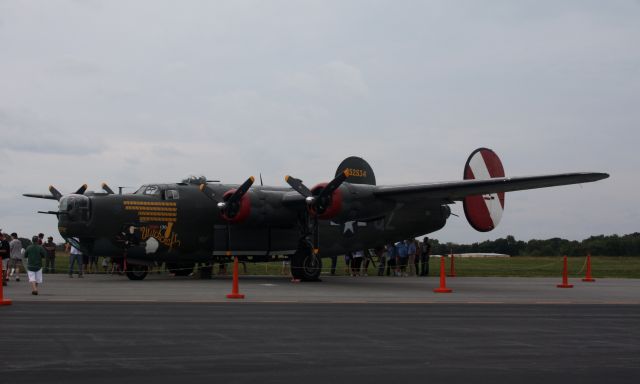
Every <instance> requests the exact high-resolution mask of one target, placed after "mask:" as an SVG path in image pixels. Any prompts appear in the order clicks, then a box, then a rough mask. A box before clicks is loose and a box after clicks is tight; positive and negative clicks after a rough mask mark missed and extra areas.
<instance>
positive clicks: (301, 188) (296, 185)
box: [284, 175, 313, 197]
mask: <svg viewBox="0 0 640 384" xmlns="http://www.w3.org/2000/svg"><path fill="white" fill-rule="evenodd" d="M284 180H285V181H286V182H287V184H289V186H291V188H293V190H294V191H296V192H298V193H299V194H301V195H302V196H304V197H312V196H313V194H312V193H311V191H310V190H309V188H307V186H306V185H304V184H302V180H300V179H296V178H295V177H293V176H289V175H287V176H285V177H284Z"/></svg>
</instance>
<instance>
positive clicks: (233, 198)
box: [226, 176, 256, 205]
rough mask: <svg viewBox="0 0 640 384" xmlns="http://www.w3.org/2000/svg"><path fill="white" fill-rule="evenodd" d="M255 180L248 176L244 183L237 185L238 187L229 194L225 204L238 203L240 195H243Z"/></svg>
mask: <svg viewBox="0 0 640 384" xmlns="http://www.w3.org/2000/svg"><path fill="white" fill-rule="evenodd" d="M255 180H256V178H255V177H253V176H250V177H249V178H248V179H247V180H246V181H245V182H244V183H242V185H241V186H240V187H238V189H236V191H235V192H234V193H233V195H231V196H229V198H228V199H227V201H226V203H227V205H230V204H235V203H238V202H239V201H240V199H242V196H244V194H245V193H247V191H248V190H249V188H251V186H252V185H253V182H254V181H255Z"/></svg>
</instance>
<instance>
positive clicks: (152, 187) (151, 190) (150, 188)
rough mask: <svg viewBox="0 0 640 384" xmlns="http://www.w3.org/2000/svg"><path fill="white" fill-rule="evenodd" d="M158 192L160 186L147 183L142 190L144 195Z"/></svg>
mask: <svg viewBox="0 0 640 384" xmlns="http://www.w3.org/2000/svg"><path fill="white" fill-rule="evenodd" d="M159 193H160V188H158V186H157V185H149V186H147V189H145V190H144V194H145V195H157V194H159Z"/></svg>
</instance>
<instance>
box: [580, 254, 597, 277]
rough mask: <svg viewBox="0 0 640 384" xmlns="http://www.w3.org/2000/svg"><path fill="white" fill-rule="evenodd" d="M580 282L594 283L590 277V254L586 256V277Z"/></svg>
mask: <svg viewBox="0 0 640 384" xmlns="http://www.w3.org/2000/svg"><path fill="white" fill-rule="evenodd" d="M582 281H588V282H593V281H596V279H594V278H593V277H591V254H590V253H589V254H587V275H586V276H585V277H584V279H582Z"/></svg>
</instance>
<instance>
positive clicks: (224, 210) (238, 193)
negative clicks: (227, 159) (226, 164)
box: [200, 176, 255, 257]
mask: <svg viewBox="0 0 640 384" xmlns="http://www.w3.org/2000/svg"><path fill="white" fill-rule="evenodd" d="M254 181H255V177H253V176H250V177H249V178H248V179H247V180H246V181H245V182H244V183H242V185H240V187H238V189H236V190H235V191H234V192H233V193H229V192H230V191H229V192H227V193H226V194H225V195H224V196H223V197H222V199H223V200H222V201H219V200H218V199H216V197H215V196H216V194H215V192H214V191H213V190H212V189H211V188H209V186H208V185H207V184H206V183H203V184H200V191H201V192H202V193H204V194H205V195H206V196H207V197H208V198H210V199H211V200H213V201H215V202H217V203H218V204H217V206H218V209H219V210H220V213H221V214H222V216H223V217H224V218H225V219H227V256H228V257H231V220H232V219H233V218H235V217H236V215H237V214H238V212H239V211H240V207H241V200H242V197H243V196H244V195H245V194H246V193H247V191H249V188H251V185H253V182H254Z"/></svg>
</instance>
